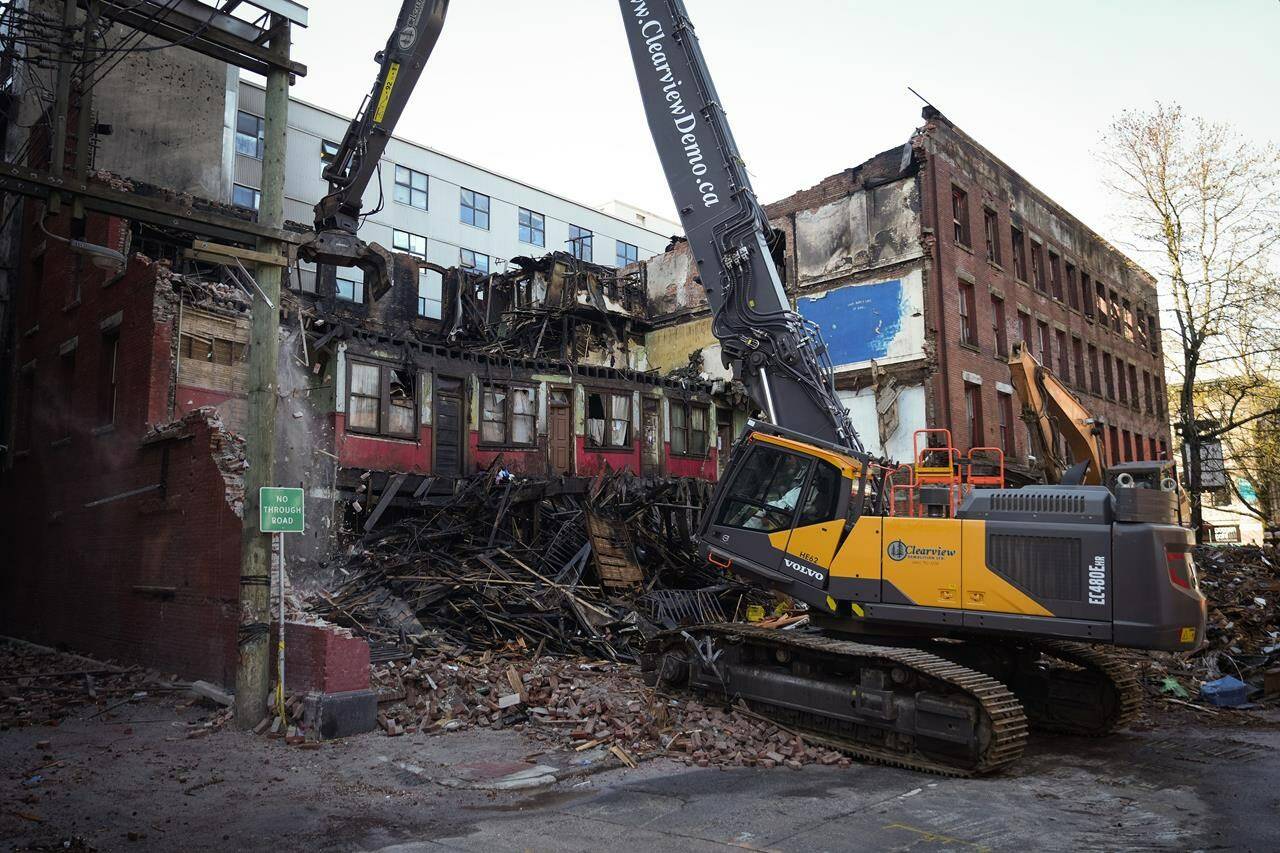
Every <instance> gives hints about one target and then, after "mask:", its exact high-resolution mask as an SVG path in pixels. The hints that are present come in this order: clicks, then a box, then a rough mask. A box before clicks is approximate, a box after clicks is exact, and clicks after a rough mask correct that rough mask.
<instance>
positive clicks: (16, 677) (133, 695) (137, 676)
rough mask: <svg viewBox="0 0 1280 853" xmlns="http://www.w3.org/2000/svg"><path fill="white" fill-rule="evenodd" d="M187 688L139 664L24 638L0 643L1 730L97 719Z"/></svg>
mask: <svg viewBox="0 0 1280 853" xmlns="http://www.w3.org/2000/svg"><path fill="white" fill-rule="evenodd" d="M187 688H188V685H186V684H184V683H181V682H177V681H176V680H172V679H165V678H164V677H163V676H161V674H160V673H158V672H155V671H154V670H145V669H143V668H142V667H139V666H130V667H121V666H115V665H113V664H110V663H104V662H102V661H96V660H92V659H90V658H82V657H77V656H74V655H63V654H59V653H56V652H53V651H50V650H48V649H42V648H40V647H38V646H31V645H28V644H27V643H22V642H3V643H0V730H3V729H9V728H19V727H22V726H33V725H57V724H59V723H60V722H62V721H63V720H65V719H67V718H69V717H73V716H79V717H87V718H90V719H92V718H93V717H97V716H100V715H103V714H107V713H109V712H110V711H112V710H114V709H116V708H119V707H122V706H124V705H127V704H129V703H133V702H139V701H142V700H143V699H146V698H147V697H148V696H153V695H156V694H161V693H179V692H183V691H185V690H187ZM95 707H96V708H97V710H96V711H94V710H92V709H93V708H95Z"/></svg>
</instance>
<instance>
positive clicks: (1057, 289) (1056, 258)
mask: <svg viewBox="0 0 1280 853" xmlns="http://www.w3.org/2000/svg"><path fill="white" fill-rule="evenodd" d="M1049 295H1050V296H1052V297H1053V298H1054V299H1056V300H1058V301H1059V302H1062V301H1063V296H1062V256H1061V255H1059V254H1058V253H1057V252H1055V251H1053V250H1052V249H1050V250H1049Z"/></svg>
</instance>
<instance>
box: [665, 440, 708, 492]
mask: <svg viewBox="0 0 1280 853" xmlns="http://www.w3.org/2000/svg"><path fill="white" fill-rule="evenodd" d="M662 452H663V454H664V455H665V456H666V461H667V465H666V471H667V474H668V476H671V477H699V478H701V479H703V480H710V481H712V482H715V481H716V479H717V475H716V471H717V460H718V459H719V458H720V451H718V450H716V449H715V448H714V447H713V448H711V450H710V452H709V454H708V455H707V458H706V459H698V458H695V457H692V456H675V455H673V454H672V453H671V443H670V442H665V443H664V444H663V445H662Z"/></svg>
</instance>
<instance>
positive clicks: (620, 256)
mask: <svg viewBox="0 0 1280 853" xmlns="http://www.w3.org/2000/svg"><path fill="white" fill-rule="evenodd" d="M617 244H618V249H617V257H616V258H615V260H614V264H615V265H616V266H620V267H625V266H626V265H627V264H634V263H635V262H636V261H638V260H639V259H640V250H639V249H637V248H636V247H635V246H633V245H631V244H630V243H624V242H622V241H621V240H618V241H617Z"/></svg>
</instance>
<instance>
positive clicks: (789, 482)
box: [716, 444, 809, 533]
mask: <svg viewBox="0 0 1280 853" xmlns="http://www.w3.org/2000/svg"><path fill="white" fill-rule="evenodd" d="M808 472H809V460H808V459H805V458H804V457H801V456H796V455H794V454H791V453H787V452H785V451H782V450H778V449H776V448H773V447H768V446H766V445H763V444H757V445H756V446H755V447H753V448H751V455H750V456H748V457H747V460H746V461H745V462H744V463H743V465H742V467H741V468H739V469H738V470H737V471H736V472H735V474H734V477H733V482H732V483H731V484H730V487H729V494H728V496H727V497H726V498H725V501H724V505H723V507H722V508H721V510H720V517H719V519H717V522H716V523H717V524H723V525H726V526H728V527H740V528H742V529H744V530H760V531H763V532H765V533H773V532H775V531H778V530H785V529H787V528H788V527H790V526H791V521H792V519H793V517H794V516H795V510H796V504H797V503H798V502H799V500H800V488H801V487H802V486H803V485H804V478H805V475H806V474H807V473H808Z"/></svg>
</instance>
